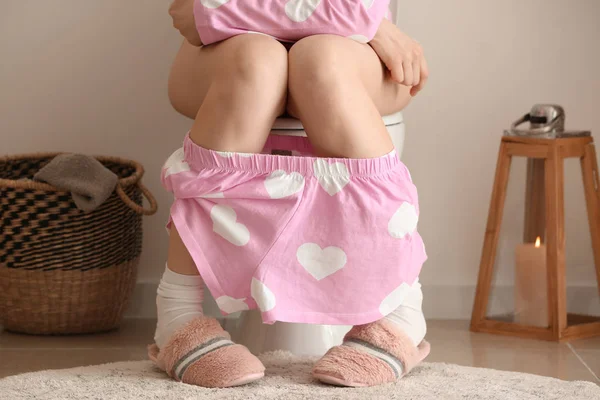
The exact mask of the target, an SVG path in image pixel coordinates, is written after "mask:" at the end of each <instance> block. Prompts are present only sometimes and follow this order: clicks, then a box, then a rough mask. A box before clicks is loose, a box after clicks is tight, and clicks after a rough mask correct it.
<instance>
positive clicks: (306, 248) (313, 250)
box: [296, 243, 348, 281]
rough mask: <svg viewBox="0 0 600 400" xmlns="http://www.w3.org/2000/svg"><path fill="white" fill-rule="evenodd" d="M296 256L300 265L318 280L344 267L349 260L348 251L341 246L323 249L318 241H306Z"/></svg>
mask: <svg viewBox="0 0 600 400" xmlns="http://www.w3.org/2000/svg"><path fill="white" fill-rule="evenodd" d="M296 257H297V258H298V262H299V263H300V265H302V266H303V267H304V269H305V270H306V271H307V272H308V273H309V274H311V275H312V276H313V277H314V278H315V279H316V280H318V281H320V280H323V279H325V278H327V277H328V276H330V275H332V274H334V273H336V272H337V271H339V270H340V269H342V268H344V266H345V265H346V262H348V257H347V256H346V253H345V252H344V250H342V249H340V248H339V247H335V246H330V247H327V248H325V249H321V247H320V246H319V245H318V244H316V243H304V244H303V245H302V246H300V247H299V248H298V251H297V252H296Z"/></svg>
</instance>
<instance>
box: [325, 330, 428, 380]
mask: <svg viewBox="0 0 600 400" xmlns="http://www.w3.org/2000/svg"><path fill="white" fill-rule="evenodd" d="M429 350H430V346H429V343H428V342H426V341H425V340H423V341H422V342H421V344H419V346H418V347H415V346H414V345H413V343H412V341H411V340H410V338H408V336H406V335H405V334H404V332H402V331H401V330H399V329H398V328H397V327H395V326H393V325H392V324H391V323H390V322H388V321H384V320H382V321H377V322H373V323H371V324H367V325H361V326H355V327H354V328H352V329H351V330H350V332H348V333H347V334H346V337H345V338H344V343H343V344H342V345H341V346H336V347H334V348H332V349H331V350H329V351H328V352H327V354H325V355H324V356H323V358H321V359H320V360H319V361H318V362H317V364H316V365H315V367H314V368H313V376H314V377H315V378H316V379H318V380H320V381H321V382H323V383H328V384H331V385H337V386H349V387H362V386H376V385H381V384H384V383H390V382H395V381H396V380H398V379H400V378H402V377H403V376H404V375H406V374H408V373H409V372H410V370H411V369H413V367H415V366H416V365H417V364H419V363H420V362H421V361H423V360H424V359H425V357H427V356H428V355H429Z"/></svg>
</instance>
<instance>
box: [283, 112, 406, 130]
mask: <svg viewBox="0 0 600 400" xmlns="http://www.w3.org/2000/svg"><path fill="white" fill-rule="evenodd" d="M383 122H384V123H385V126H388V127H389V126H394V125H400V124H403V123H404V117H403V115H402V112H397V113H395V114H390V115H386V116H384V117H383ZM271 133H272V134H274V135H284V136H306V132H304V127H303V126H302V122H300V120H299V119H296V118H291V117H281V118H277V119H276V120H275V123H274V124H273V128H272V130H271Z"/></svg>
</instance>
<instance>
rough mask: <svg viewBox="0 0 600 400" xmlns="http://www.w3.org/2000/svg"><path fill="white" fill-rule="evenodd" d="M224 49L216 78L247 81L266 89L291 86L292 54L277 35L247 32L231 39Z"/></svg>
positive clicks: (229, 80)
mask: <svg viewBox="0 0 600 400" xmlns="http://www.w3.org/2000/svg"><path fill="white" fill-rule="evenodd" d="M227 42H229V43H226V44H228V45H229V46H227V48H226V49H223V53H224V60H223V62H222V63H221V64H222V65H220V66H219V67H218V68H219V69H218V71H217V72H216V79H219V80H221V81H224V82H231V83H236V84H239V83H243V84H246V85H252V86H256V87H257V88H260V89H262V90H265V89H268V88H276V89H278V90H284V89H286V86H287V75H288V54H287V50H286V49H285V47H284V46H283V45H282V44H281V43H279V42H278V41H276V40H275V39H273V38H270V37H267V36H263V35H256V34H245V35H240V36H236V37H233V38H231V39H228V41H227Z"/></svg>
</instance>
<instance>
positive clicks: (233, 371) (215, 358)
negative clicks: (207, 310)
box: [148, 317, 265, 388]
mask: <svg viewBox="0 0 600 400" xmlns="http://www.w3.org/2000/svg"><path fill="white" fill-rule="evenodd" d="M229 339H230V336H229V334H228V333H227V332H225V331H224V330H223V328H221V325H219V322H218V321H217V320H216V319H214V318H205V317H202V318H197V319H195V320H193V321H191V322H190V323H188V324H187V325H185V326H183V327H182V328H181V329H179V330H178V331H177V332H175V334H174V335H173V337H172V338H171V340H169V343H167V345H166V346H165V347H164V348H163V349H161V350H159V349H158V347H157V346H156V345H155V344H153V345H151V346H148V356H149V357H150V359H151V360H152V361H153V362H154V363H155V364H156V365H157V366H158V367H159V368H160V369H162V370H163V371H166V372H167V374H168V375H169V376H170V377H171V378H173V379H175V380H177V381H180V382H184V383H188V384H190V385H197V386H203V387H211V388H212V387H232V386H239V385H245V384H247V383H250V382H253V381H256V380H258V379H260V378H262V377H263V376H264V375H265V367H264V365H263V364H262V363H261V362H260V360H259V359H258V358H256V357H255V356H253V355H252V354H251V353H250V351H248V349H247V348H245V347H244V346H241V345H239V344H235V343H233V342H232V341H231V340H229Z"/></svg>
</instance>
